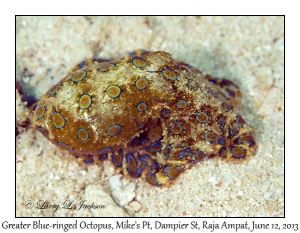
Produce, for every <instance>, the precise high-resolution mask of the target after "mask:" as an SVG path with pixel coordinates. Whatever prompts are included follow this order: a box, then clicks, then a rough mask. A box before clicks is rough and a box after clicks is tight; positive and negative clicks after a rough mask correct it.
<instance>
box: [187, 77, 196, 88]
mask: <svg viewBox="0 0 300 233" xmlns="http://www.w3.org/2000/svg"><path fill="white" fill-rule="evenodd" d="M188 84H189V85H190V86H191V87H192V88H198V83H197V84H196V86H193V85H192V84H191V80H190V79H188Z"/></svg>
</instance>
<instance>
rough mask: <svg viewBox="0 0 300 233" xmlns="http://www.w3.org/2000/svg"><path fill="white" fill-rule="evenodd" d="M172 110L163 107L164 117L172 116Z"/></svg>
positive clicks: (162, 113)
mask: <svg viewBox="0 0 300 233" xmlns="http://www.w3.org/2000/svg"><path fill="white" fill-rule="evenodd" d="M170 113H171V112H170V110H169V109H163V110H162V111H161V115H162V116H163V117H164V118H168V117H169V116H170ZM165 114H166V115H167V116H165Z"/></svg>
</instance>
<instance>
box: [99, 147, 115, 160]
mask: <svg viewBox="0 0 300 233" xmlns="http://www.w3.org/2000/svg"><path fill="white" fill-rule="evenodd" d="M103 152H106V153H104V157H103V158H100V154H102V153H103ZM109 152H112V154H114V152H113V150H112V149H111V148H109V147H107V148H103V149H101V150H100V151H99V152H98V160H100V161H103V160H105V159H106V158H107V156H108V153H109Z"/></svg>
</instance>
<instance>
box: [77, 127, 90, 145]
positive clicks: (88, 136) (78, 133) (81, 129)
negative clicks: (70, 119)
mask: <svg viewBox="0 0 300 233" xmlns="http://www.w3.org/2000/svg"><path fill="white" fill-rule="evenodd" d="M81 131H84V132H85V133H86V135H87V136H86V138H85V139H81V138H80V137H79V135H80V132H81ZM77 137H78V139H79V140H80V141H82V142H86V141H87V140H88V139H89V138H90V135H89V133H88V131H87V130H86V129H84V128H79V129H78V131H77Z"/></svg>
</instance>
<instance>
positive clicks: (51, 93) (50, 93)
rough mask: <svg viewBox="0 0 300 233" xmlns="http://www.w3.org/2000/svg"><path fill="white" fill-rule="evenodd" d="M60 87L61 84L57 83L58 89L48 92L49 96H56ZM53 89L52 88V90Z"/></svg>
mask: <svg viewBox="0 0 300 233" xmlns="http://www.w3.org/2000/svg"><path fill="white" fill-rule="evenodd" d="M59 86H60V82H59V83H57V84H56V87H55V89H54V91H50V90H49V91H48V94H49V95H55V94H56V91H57V89H58V87H59ZM50 89H51V88H50Z"/></svg>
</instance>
